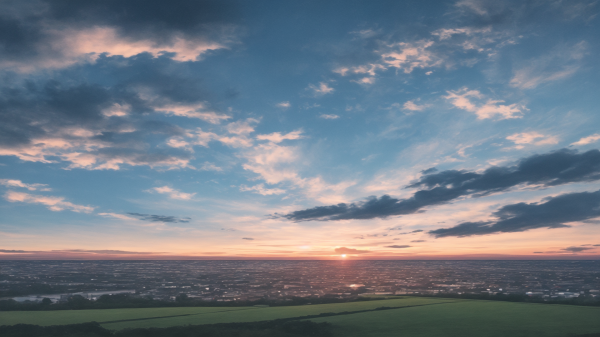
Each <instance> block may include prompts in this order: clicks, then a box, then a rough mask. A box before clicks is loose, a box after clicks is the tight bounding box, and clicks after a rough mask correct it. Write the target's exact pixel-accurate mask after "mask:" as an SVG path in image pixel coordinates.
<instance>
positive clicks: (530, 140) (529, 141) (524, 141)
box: [506, 131, 558, 149]
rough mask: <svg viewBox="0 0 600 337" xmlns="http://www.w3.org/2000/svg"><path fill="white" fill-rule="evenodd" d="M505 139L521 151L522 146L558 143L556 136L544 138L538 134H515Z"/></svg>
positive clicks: (533, 132)
mask: <svg viewBox="0 0 600 337" xmlns="http://www.w3.org/2000/svg"><path fill="white" fill-rule="evenodd" d="M506 139H508V140H510V141H512V142H513V143H515V144H517V146H516V148H517V149H522V148H523V147H524V146H523V145H538V146H540V145H553V144H557V143H558V137H556V136H546V135H543V134H541V133H539V132H535V131H532V132H522V133H515V134H514V135H510V136H508V137H506Z"/></svg>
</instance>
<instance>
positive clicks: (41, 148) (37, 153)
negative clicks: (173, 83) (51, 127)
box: [0, 129, 189, 170]
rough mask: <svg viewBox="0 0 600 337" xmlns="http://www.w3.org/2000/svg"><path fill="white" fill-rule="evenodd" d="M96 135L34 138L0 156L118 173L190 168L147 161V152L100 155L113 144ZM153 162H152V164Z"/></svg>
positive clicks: (64, 132)
mask: <svg viewBox="0 0 600 337" xmlns="http://www.w3.org/2000/svg"><path fill="white" fill-rule="evenodd" d="M96 133H97V131H89V130H85V129H80V130H68V129H61V130H57V131H55V132H53V133H52V134H51V135H48V136H45V137H39V138H34V139H32V140H31V142H30V144H27V145H23V146H20V147H6V148H0V156H16V157H18V158H19V159H21V160H23V161H30V162H41V163H54V162H56V160H55V158H59V159H60V160H62V161H65V162H68V163H70V164H69V166H68V167H67V169H73V168H82V169H88V170H119V169H120V167H121V165H124V164H125V165H130V166H141V165H147V166H150V167H152V168H155V167H161V168H164V167H166V168H168V169H175V168H185V167H189V159H187V158H178V157H175V156H161V157H148V154H147V152H140V151H133V152H129V153H121V152H120V151H117V152H110V151H106V152H101V151H99V150H101V149H106V150H110V149H112V148H114V144H112V143H108V142H103V141H101V140H98V139H96V138H94V135H95V134H96ZM150 159H151V160H150Z"/></svg>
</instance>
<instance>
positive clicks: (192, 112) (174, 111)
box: [154, 103, 231, 124]
mask: <svg viewBox="0 0 600 337" xmlns="http://www.w3.org/2000/svg"><path fill="white" fill-rule="evenodd" d="M204 109H205V104H204V103H196V104H173V103H171V104H167V105H162V106H156V107H154V110H155V111H158V112H162V113H166V114H171V115H174V116H180V117H187V118H198V119H201V120H203V121H206V122H209V123H211V124H219V123H221V121H224V120H227V119H230V118H231V116H227V115H221V114H217V113H216V112H214V111H203V110H204Z"/></svg>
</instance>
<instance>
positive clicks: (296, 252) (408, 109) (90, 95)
mask: <svg viewBox="0 0 600 337" xmlns="http://www.w3.org/2000/svg"><path fill="white" fill-rule="evenodd" d="M599 12H600V3H598V1H579V0H570V1H560V0H534V1H525V2H523V1H496V0H493V1H492V0H489V1H488V0H459V1H426V2H423V1H355V0H330V1H316V0H306V1H260V0H259V1H216V0H214V1H212V0H210V1H209V0H204V1H196V0H194V1H192V0H171V1H155V0H128V1H121V0H106V1H102V2H98V1H92V0H76V1H75V0H72V1H71V0H25V1H23V0H5V1H2V3H1V4H0V259H175V258H177V259H255V258H260V259H342V258H347V259H589V258H591V259H597V258H599V257H600V151H599V149H600V111H599V110H598V107H599V106H600V104H599V103H600V95H598V92H600V64H599V63H598V54H599V52H600V25H599V20H600V18H599V17H598V13H599Z"/></svg>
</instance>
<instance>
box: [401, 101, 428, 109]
mask: <svg viewBox="0 0 600 337" xmlns="http://www.w3.org/2000/svg"><path fill="white" fill-rule="evenodd" d="M427 107H429V105H427V104H422V105H418V104H416V103H415V102H413V101H407V102H406V103H404V105H403V106H402V109H403V110H409V111H423V110H425V109H426V108H427Z"/></svg>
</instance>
